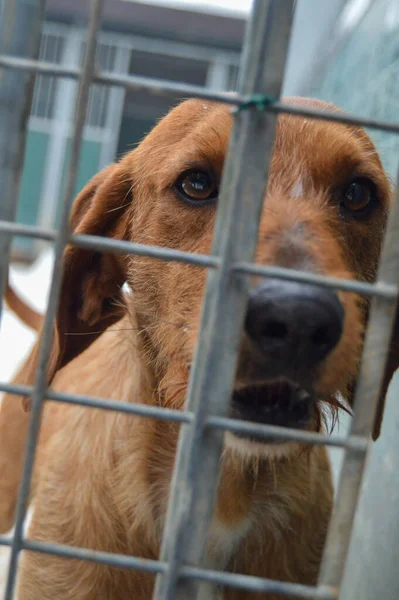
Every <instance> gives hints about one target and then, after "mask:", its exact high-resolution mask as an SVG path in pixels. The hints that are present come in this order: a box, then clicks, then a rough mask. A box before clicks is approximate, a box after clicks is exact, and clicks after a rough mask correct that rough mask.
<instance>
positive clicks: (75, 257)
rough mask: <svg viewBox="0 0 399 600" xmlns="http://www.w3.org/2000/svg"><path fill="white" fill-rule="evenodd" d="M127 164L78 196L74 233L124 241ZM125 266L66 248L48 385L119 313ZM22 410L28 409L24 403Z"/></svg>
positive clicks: (117, 259) (29, 376) (30, 368)
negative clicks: (58, 371) (57, 372)
mask: <svg viewBox="0 0 399 600" xmlns="http://www.w3.org/2000/svg"><path fill="white" fill-rule="evenodd" d="M128 165H129V163H128V161H126V160H123V161H121V162H120V163H116V164H113V165H110V166H109V167H107V168H106V169H104V170H103V171H101V172H100V173H98V174H97V175H96V176H95V177H93V179H92V180H91V181H90V182H89V183H88V184H87V185H86V187H85V188H84V189H83V190H82V191H81V192H80V194H79V195H78V196H77V198H76V199H75V201H74V204H73V208H72V213H71V219H70V223H71V230H72V232H73V233H75V234H86V235H98V236H105V237H112V238H115V239H126V238H127V230H128V214H129V207H130V199H131V198H130V196H131V189H132V182H131V176H130V173H129V169H128ZM124 262H125V259H124V257H121V256H118V255H116V254H111V253H109V254H108V253H107V254H104V253H102V252H99V251H97V250H95V249H83V248H79V247H78V246H75V245H72V244H70V245H68V246H67V248H66V250H65V252H64V257H63V276H62V283H61V289H60V298H59V306H58V311H57V316H56V320H55V324H54V334H53V342H52V349H51V354H50V358H49V362H48V368H47V377H48V383H49V384H50V383H51V380H52V379H53V377H54V375H55V373H56V371H57V370H58V369H60V368H61V367H63V366H64V365H66V364H67V363H68V362H69V361H71V360H72V359H73V358H75V357H76V356H78V354H80V353H81V352H83V350H85V349H86V348H87V347H88V346H90V344H92V342H93V341H94V340H95V339H96V338H97V337H98V336H99V335H100V334H101V333H102V332H103V331H104V330H105V329H106V328H107V327H109V326H110V325H112V324H113V323H115V322H116V321H118V320H119V319H120V318H121V317H122V315H123V314H124V308H123V295H122V286H123V284H124V282H125V264H124ZM38 347H39V344H38V343H37V344H36V346H35V348H34V349H33V351H32V354H31V356H30V358H29V361H28V364H27V369H26V383H29V384H31V383H33V381H34V378H35V371H36V368H37V362H38ZM24 405H25V408H28V404H27V403H24Z"/></svg>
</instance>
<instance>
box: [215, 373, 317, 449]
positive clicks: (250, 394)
mask: <svg viewBox="0 0 399 600" xmlns="http://www.w3.org/2000/svg"><path fill="white" fill-rule="evenodd" d="M315 410H316V399H315V397H314V395H313V393H312V391H309V389H305V388H303V387H301V386H300V385H299V384H297V383H295V382H292V381H291V380H289V379H286V378H281V377H280V378H275V379H273V380H269V381H267V382H266V383H262V384H256V385H250V386H244V387H241V388H239V389H237V390H235V391H234V393H233V397H232V402H231V409H230V417H232V418H233V419H240V420H243V421H250V422H254V423H260V424H264V425H274V426H279V427H286V428H290V429H302V430H309V429H311V428H312V424H313V423H314V415H315ZM300 447H301V445H300V444H299V443H297V442H290V441H284V440H276V439H274V438H272V437H270V436H269V437H268V436H267V433H266V434H265V435H258V434H256V435H255V434H247V433H244V432H239V433H238V432H234V433H232V432H226V434H225V448H226V449H230V450H232V451H234V452H236V453H239V454H240V455H242V456H243V457H247V458H249V457H254V456H265V457H269V458H275V459H278V458H284V457H287V456H289V455H291V454H292V453H293V452H295V451H296V450H298V448H300Z"/></svg>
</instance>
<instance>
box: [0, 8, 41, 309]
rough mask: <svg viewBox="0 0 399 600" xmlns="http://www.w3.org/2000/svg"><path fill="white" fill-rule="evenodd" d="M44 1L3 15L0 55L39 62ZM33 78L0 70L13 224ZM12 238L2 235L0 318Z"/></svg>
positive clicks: (1, 153) (1, 151)
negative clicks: (32, 59)
mask: <svg viewBox="0 0 399 600" xmlns="http://www.w3.org/2000/svg"><path fill="white" fill-rule="evenodd" d="M44 7H45V0H15V2H14V3H9V4H7V2H6V3H5V6H4V7H3V10H2V11H1V17H2V19H1V21H0V52H1V53H2V54H11V55H13V56H18V57H23V58H34V59H37V57H38V56H39V47H40V32H41V27H42V23H43V17H44ZM33 84H34V75H33V74H31V73H29V72H26V73H20V72H18V71H14V70H11V69H0V181H1V202H0V219H1V220H4V221H14V220H15V214H16V208H17V200H18V195H19V183H20V179H21V172H22V164H23V159H24V150H25V140H26V130H27V123H28V117H29V111H30V106H31V101H32V96H33ZM10 247H11V235H10V234H7V233H5V232H3V233H2V234H0V318H1V309H2V298H3V295H4V290H5V287H6V284H7V276H8V263H9V255H10Z"/></svg>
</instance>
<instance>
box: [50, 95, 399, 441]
mask: <svg viewBox="0 0 399 600" xmlns="http://www.w3.org/2000/svg"><path fill="white" fill-rule="evenodd" d="M294 102H295V103H305V104H306V105H309V106H316V107H317V108H319V109H320V108H322V109H323V108H325V107H327V108H328V109H332V107H331V106H327V105H325V104H323V103H321V102H318V101H307V100H301V99H295V100H294ZM231 125H232V117H231V115H230V112H229V109H228V107H226V106H223V105H217V104H210V103H207V102H203V101H197V100H190V101H187V102H184V103H182V104H181V105H179V106H178V107H177V108H175V109H174V110H172V111H171V112H170V114H169V115H168V116H167V117H165V118H164V119H163V120H162V121H161V122H160V123H159V124H158V125H157V126H156V127H155V128H154V130H153V131H152V132H151V133H150V134H149V135H148V136H147V137H146V138H145V139H144V140H143V141H142V143H141V144H140V145H139V147H138V148H137V149H136V150H134V151H132V152H130V153H128V154H127V155H126V156H124V157H123V158H122V159H121V160H120V162H118V163H116V164H114V165H111V166H110V167H108V168H107V169H105V170H104V171H103V172H102V173H100V174H98V175H97V176H96V177H94V179H93V180H92V181H91V182H90V183H89V184H88V185H87V186H86V187H85V188H84V190H83V191H82V192H81V193H80V194H79V196H78V197H77V199H76V201H75V203H74V207H73V211H72V217H71V223H72V229H73V230H74V231H75V232H76V233H86V234H94V235H103V236H108V237H113V238H116V239H120V240H131V241H134V242H139V243H143V244H150V245H157V246H165V247H169V248H174V249H179V250H184V251H188V252H194V253H202V254H208V253H209V252H210V250H211V243H212V235H213V229H214V224H215V217H216V207H217V202H218V194H219V185H220V180H221V174H222V170H223V164H224V160H225V156H226V152H227V146H228V139H229V134H230V130H231ZM390 196H391V189H390V185H389V182H388V179H387V177H386V175H385V173H384V170H383V168H382V165H381V162H380V160H379V157H378V155H377V152H376V150H375V148H374V146H373V144H372V142H371V140H370V139H369V137H368V136H367V135H366V133H365V132H364V131H363V130H362V129H360V128H359V127H355V126H348V125H343V124H338V123H329V122H325V121H317V120H313V119H305V118H301V117H293V116H284V115H281V116H280V117H279V119H278V126H277V134H276V141H275V147H274V154H273V159H272V164H271V170H270V177H269V185H268V190H267V194H266V197H265V202H264V207H263V213H262V217H261V223H260V229H259V239H258V247H257V254H256V260H257V262H258V263H261V264H265V265H278V266H283V267H289V268H294V269H299V270H301V271H307V272H312V273H317V274H321V275H327V276H331V277H340V278H346V279H360V280H364V281H373V280H374V279H375V275H376V269H377V264H378V257H379V253H380V246H381V239H382V234H383V230H384V226H385V222H386V218H387V212H388V209H389V202H390ZM205 281H206V273H205V271H204V270H203V269H200V268H198V267H195V266H190V265H186V264H181V263H177V262H164V261H161V260H157V259H154V258H148V257H142V256H135V255H129V256H124V255H115V254H102V253H99V252H97V251H95V250H87V249H82V248H79V247H76V246H69V247H68V248H67V250H66V252H65V257H64V276H63V283H62V289H61V298H60V304H59V310H58V315H57V323H56V334H55V339H54V349H53V353H52V359H51V363H50V365H49V376H50V378H51V377H52V375H53V374H54V372H55V371H56V370H57V369H58V368H60V367H61V366H63V365H65V364H66V363H67V362H69V361H70V360H71V359H72V358H74V357H75V356H76V355H77V354H79V353H80V352H81V351H82V350H83V349H84V348H85V347H87V346H88V345H89V344H90V343H91V342H92V341H93V340H94V339H95V337H96V336H97V335H98V333H99V332H101V331H103V330H104V329H105V328H106V327H107V326H108V325H110V324H112V323H113V322H115V321H116V320H117V319H119V318H120V317H121V315H122V314H123V313H124V312H125V303H126V302H128V304H129V305H133V306H134V311H135V313H136V315H137V319H138V323H139V326H140V328H141V332H142V335H141V336H140V338H141V339H142V340H143V344H144V350H145V351H144V352H143V356H145V360H147V361H148V363H149V365H150V368H151V369H153V372H154V374H155V378H156V381H157V382H158V384H159V388H158V392H157V393H158V396H159V400H160V401H161V402H162V403H163V404H164V405H166V406H173V407H182V406H183V403H184V397H185V392H186V387H187V382H188V377H189V370H190V365H191V362H192V358H193V350H194V346H195V343H196V339H197V335H198V328H199V322H200V312H201V304H202V298H203V293H204V286H205ZM125 282H127V283H128V284H129V286H130V288H131V289H132V292H133V293H132V294H129V296H128V299H127V300H124V299H123V293H122V286H123V284H124V283H125ZM367 308H368V307H367V303H366V301H365V300H364V299H363V298H361V297H360V296H358V295H356V294H354V293H344V292H334V291H332V290H329V289H327V288H321V287H314V286H310V285H308V284H302V283H291V282H288V281H283V280H280V281H278V280H273V279H264V278H256V277H253V278H252V279H251V291H250V295H249V301H248V309H247V316H246V320H245V327H244V331H243V334H242V343H241V349H240V353H239V359H238V369H237V377H236V383H235V387H234V393H233V397H232V403H231V414H232V416H233V417H239V418H242V419H247V420H253V421H259V422H265V423H272V424H278V425H284V426H290V427H301V428H307V429H318V428H319V427H320V415H321V414H322V409H323V406H324V405H330V406H333V407H337V405H338V404H339V401H338V400H337V394H338V393H340V394H342V396H344V397H347V396H348V389H349V388H350V387H351V386H353V382H354V380H355V378H356V374H357V370H358V363H359V357H360V353H361V346H362V339H363V334H364V328H365V324H366V321H367ZM96 332H97V333H96ZM71 333H75V334H76V333H79V334H80V335H67V334H71ZM84 334H87V335H84ZM215 335H217V331H215ZM398 364H399V354H395V353H394V352H392V353H391V360H390V366H389V372H387V377H386V381H385V386H384V390H383V394H384V395H385V392H386V388H387V386H388V383H389V380H390V377H391V376H392V374H393V372H394V370H395V369H396V367H397V366H398ZM381 406H382V405H381ZM381 410H382V409H381ZM381 410H380V413H379V420H378V422H377V425H376V432H378V430H379V427H380V421H381V414H382V412H381Z"/></svg>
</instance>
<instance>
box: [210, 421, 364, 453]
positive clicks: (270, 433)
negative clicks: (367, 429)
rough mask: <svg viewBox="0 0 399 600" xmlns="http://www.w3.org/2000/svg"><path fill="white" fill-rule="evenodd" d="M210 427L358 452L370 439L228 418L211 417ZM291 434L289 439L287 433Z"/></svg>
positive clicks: (272, 439) (276, 439)
mask: <svg viewBox="0 0 399 600" xmlns="http://www.w3.org/2000/svg"><path fill="white" fill-rule="evenodd" d="M207 425H208V426H209V427H215V428H218V429H225V430H226V431H231V432H233V433H246V434H248V435H256V436H262V437H264V438H265V439H266V440H267V439H268V438H269V439H270V440H271V441H281V442H282V441H295V442H302V443H304V444H314V445H317V446H331V447H338V448H351V449H352V450H355V451H358V452H365V451H366V449H367V447H368V443H369V442H368V439H367V438H366V437H362V436H354V435H352V436H350V437H342V436H332V435H331V436H330V435H323V434H320V433H316V432H313V431H302V430H299V429H287V428H285V427H279V426H277V425H266V424H263V423H252V422H250V421H242V420H241V419H230V418H228V417H217V416H210V417H208V420H207ZM288 432H289V437H287V433H288Z"/></svg>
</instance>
